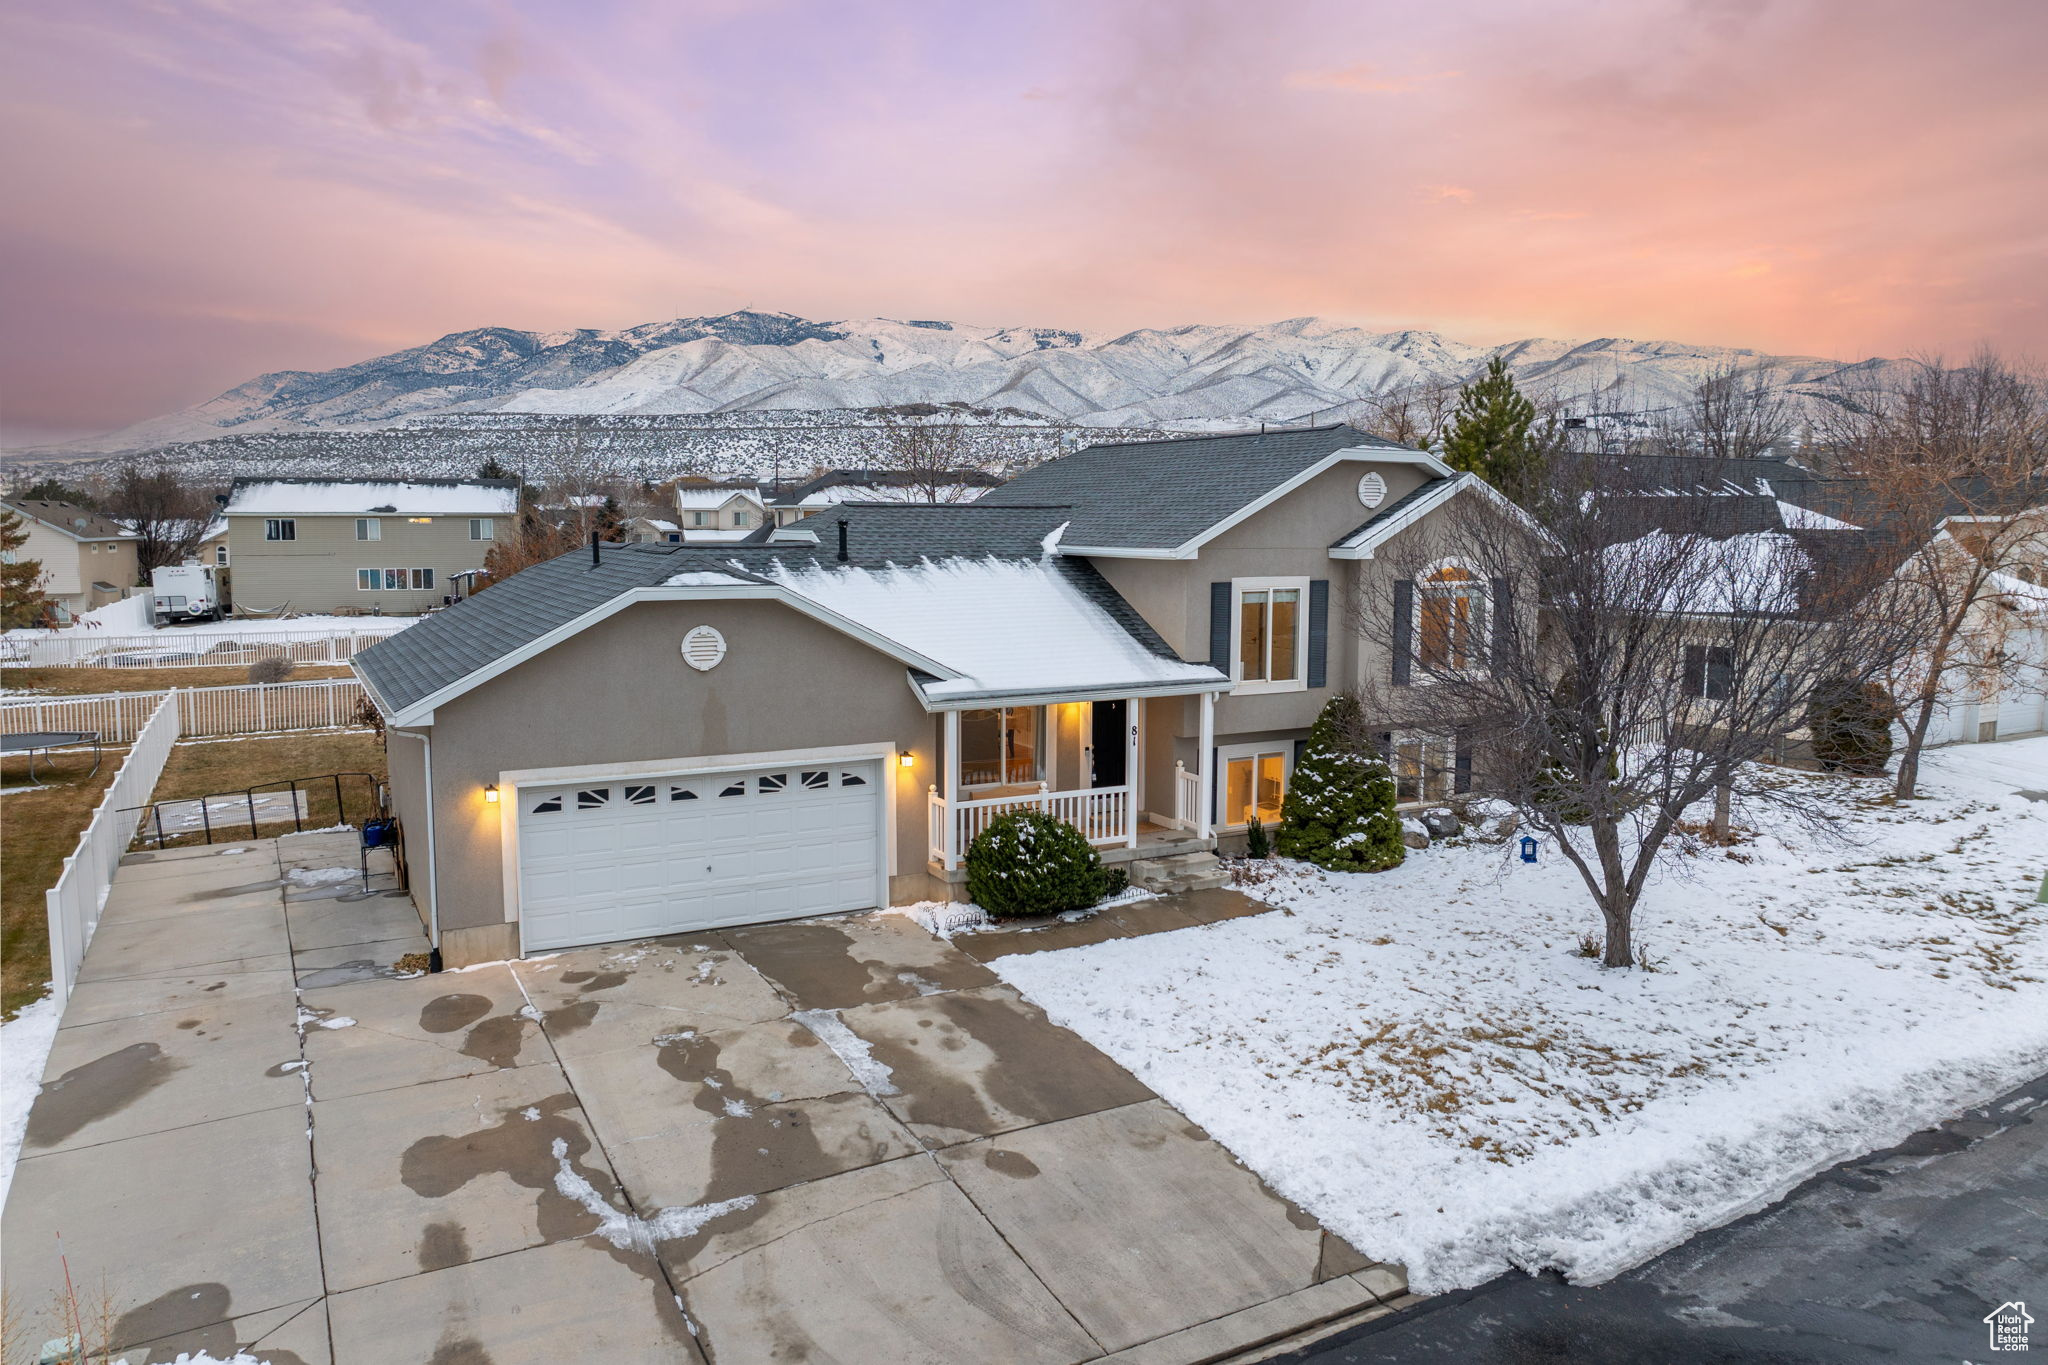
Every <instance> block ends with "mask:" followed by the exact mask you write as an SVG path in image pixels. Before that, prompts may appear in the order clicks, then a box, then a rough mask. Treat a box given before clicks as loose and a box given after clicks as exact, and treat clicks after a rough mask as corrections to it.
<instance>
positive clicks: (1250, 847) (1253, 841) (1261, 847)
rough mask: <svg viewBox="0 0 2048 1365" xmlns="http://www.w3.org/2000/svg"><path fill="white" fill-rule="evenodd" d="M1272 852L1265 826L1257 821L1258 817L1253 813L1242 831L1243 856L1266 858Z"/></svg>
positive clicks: (1271, 843) (1270, 841)
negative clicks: (1250, 820) (1249, 821)
mask: <svg viewBox="0 0 2048 1365" xmlns="http://www.w3.org/2000/svg"><path fill="white" fill-rule="evenodd" d="M1272 853H1273V842H1272V840H1270V839H1268V838H1267V837H1266V827H1265V825H1263V824H1261V823H1260V822H1259V817H1258V816H1257V815H1256V814H1255V815H1253V816H1252V822H1251V824H1250V825H1249V826H1248V827H1247V828H1246V829H1245V832H1244V856H1245V857H1247V858H1266V857H1271V856H1272Z"/></svg>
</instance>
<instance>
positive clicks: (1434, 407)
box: [1343, 379, 1459, 450]
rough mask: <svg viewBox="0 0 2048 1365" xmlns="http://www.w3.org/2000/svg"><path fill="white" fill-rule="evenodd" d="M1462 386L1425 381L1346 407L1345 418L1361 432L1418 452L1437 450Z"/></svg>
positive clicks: (1445, 381) (1443, 381)
mask: <svg viewBox="0 0 2048 1365" xmlns="http://www.w3.org/2000/svg"><path fill="white" fill-rule="evenodd" d="M1458 393H1459V385H1457V384H1455V383H1453V382H1451V381H1450V380H1434V379H1425V380H1418V381H1416V382H1414V383H1409V384H1398V385H1393V386H1390V387H1388V388H1384V389H1381V390H1380V391H1379V392H1377V393H1374V394H1372V395H1371V396H1369V397H1366V398H1362V399H1360V400H1358V402H1356V403H1354V404H1350V405H1348V406H1347V407H1346V409H1345V411H1344V413H1343V417H1344V420H1346V421H1348V422H1350V423H1351V424H1352V425H1353V426H1355V427H1357V428H1358V429H1359V430H1361V431H1364V432H1367V433H1369V434H1371V435H1374V436H1377V437H1379V438H1380V439H1381V440H1383V441H1392V442H1394V443H1395V444H1397V445H1404V446H1413V447H1414V448H1415V449H1417V450H1436V449H1439V448H1440V447H1441V446H1442V444H1443V437H1444V429H1445V428H1446V427H1447V426H1449V425H1450V421H1451V414H1452V413H1453V412H1455V411H1456V410H1457V407H1458Z"/></svg>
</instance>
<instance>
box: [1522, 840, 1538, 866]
mask: <svg viewBox="0 0 2048 1365" xmlns="http://www.w3.org/2000/svg"><path fill="white" fill-rule="evenodd" d="M1522 861H1523V862H1525V863H1533V862H1535V861H1536V841H1535V840H1534V839H1532V838H1530V837H1529V836H1528V835H1526V834H1524V835H1523V836H1522Z"/></svg>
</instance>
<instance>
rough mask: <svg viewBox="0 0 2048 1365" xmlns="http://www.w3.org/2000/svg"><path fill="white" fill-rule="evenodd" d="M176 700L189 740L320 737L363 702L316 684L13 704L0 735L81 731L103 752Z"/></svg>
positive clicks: (343, 685)
mask: <svg viewBox="0 0 2048 1365" xmlns="http://www.w3.org/2000/svg"><path fill="white" fill-rule="evenodd" d="M170 696H176V697H177V699H178V722H179V731H180V733H181V734H182V735H184V737H185V738H187V739H201V738H205V737H207V736H210V735H259V734H268V733H271V732H273V731H278V730H325V729H332V728H334V727H336V726H340V725H347V724H348V723H349V722H350V721H351V720H353V719H354V717H355V713H356V707H357V705H358V704H359V703H360V702H361V701H362V699H363V685H362V684H361V683H359V682H357V681H356V680H355V679H354V678H325V679H321V680H319V681H315V682H296V683H294V682H285V683H241V684H235V685H233V686H228V687H178V688H172V689H171V690H170V691H168V692H102V693H97V694H95V695H93V696H89V697H35V698H26V697H17V698H9V699H7V700H5V701H0V734H10V735H16V734H23V733H25V732H29V731H35V730H82V731H86V732H88V733H91V734H96V735H98V736H99V737H100V739H101V741H102V742H104V743H107V744H126V743H127V742H128V741H129V740H131V739H134V738H135V737H136V736H137V735H139V734H140V733H141V732H142V730H143V728H144V727H145V726H146V725H147V724H148V722H149V720H150V717H151V716H153V715H154V714H155V712H156V708H157V707H158V705H159V704H161V703H162V701H163V700H164V698H166V697H170Z"/></svg>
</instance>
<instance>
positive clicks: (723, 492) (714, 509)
mask: <svg viewBox="0 0 2048 1365" xmlns="http://www.w3.org/2000/svg"><path fill="white" fill-rule="evenodd" d="M675 504H676V522H677V525H678V526H679V527H680V529H681V531H682V535H683V541H684V543H685V544H690V543H697V544H703V543H706V542H711V543H716V542H719V541H731V540H744V539H746V538H747V537H748V536H750V535H752V534H754V532H756V531H758V530H760V529H761V526H762V523H763V522H764V521H766V520H767V518H768V509H767V506H766V504H764V503H763V502H762V501H761V490H760V489H758V488H736V487H733V486H732V485H730V484H688V483H679V484H677V485H676V486H675Z"/></svg>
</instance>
